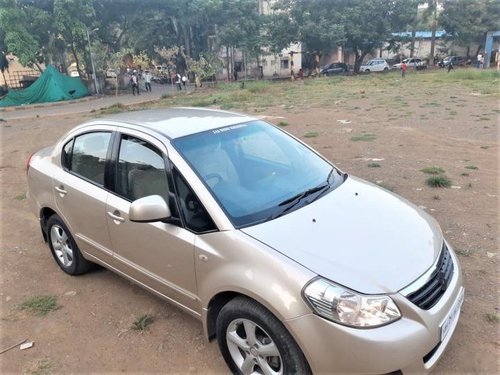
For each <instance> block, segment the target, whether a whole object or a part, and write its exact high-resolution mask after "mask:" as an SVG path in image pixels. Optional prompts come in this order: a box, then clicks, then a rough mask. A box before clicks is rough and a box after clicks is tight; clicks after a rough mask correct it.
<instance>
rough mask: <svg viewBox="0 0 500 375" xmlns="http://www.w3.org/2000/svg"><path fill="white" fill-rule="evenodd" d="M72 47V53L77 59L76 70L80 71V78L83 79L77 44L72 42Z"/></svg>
mask: <svg viewBox="0 0 500 375" xmlns="http://www.w3.org/2000/svg"><path fill="white" fill-rule="evenodd" d="M70 46H71V53H72V54H73V57H74V58H75V62H76V70H77V71H78V75H79V76H80V78H82V70H81V69H80V61H79V60H78V55H77V53H76V49H75V42H74V41H71V44H70Z"/></svg>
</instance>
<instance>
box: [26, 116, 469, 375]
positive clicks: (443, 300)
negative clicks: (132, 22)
mask: <svg viewBox="0 0 500 375" xmlns="http://www.w3.org/2000/svg"><path fill="white" fill-rule="evenodd" d="M28 185H29V201H30V204H31V207H32V209H33V212H34V213H35V215H36V217H37V218H39V220H40V226H41V230H42V234H43V237H44V239H45V240H46V241H47V242H48V244H49V246H50V249H51V252H52V255H53V257H54V259H55V260H56V262H57V264H58V265H59V267H60V268H61V269H62V270H63V271H64V272H66V273H68V274H71V275H77V274H81V273H83V272H85V271H87V270H89V268H90V267H91V265H92V264H93V263H97V264H100V265H102V266H104V267H106V268H108V269H110V270H112V271H114V272H116V273H118V274H120V275H122V276H124V277H126V278H128V279H130V280H132V281H133V282H135V283H137V284H138V285H140V286H142V287H144V288H146V289H148V290H150V291H151V292H153V293H155V294H156V295H158V296H160V297H162V298H164V299H165V300H167V301H169V302H171V303H173V304H174V305H176V306H178V307H179V308H181V309H183V310H184V311H186V312H187V313H189V314H191V315H192V316H194V317H196V318H198V319H200V320H201V322H202V323H203V330H204V333H205V335H206V337H207V339H209V340H212V339H217V341H218V344H219V347H220V350H221V353H222V355H223V357H224V359H225V361H226V363H227V365H228V366H229V368H230V370H231V371H232V372H234V373H240V374H241V373H242V374H254V373H257V374H292V373H310V372H313V373H334V372H338V373H358V374H382V373H405V374H406V373H412V372H414V373H425V372H428V371H430V370H431V369H432V368H433V366H434V365H435V364H436V362H437V361H438V359H439V358H440V357H441V355H442V354H443V352H444V350H445V348H446V346H447V345H448V343H449V341H450V339H451V337H452V334H453V331H454V330H455V328H456V325H457V321H458V318H459V314H460V307H461V305H462V302H463V300H464V288H463V286H462V283H463V282H462V276H461V271H460V266H459V263H458V261H457V257H456V256H455V254H454V252H453V250H452V248H451V246H450V244H449V243H447V242H446V240H445V239H444V238H443V234H442V232H441V230H440V228H439V226H438V224H437V223H436V222H435V221H434V219H432V218H431V217H430V216H429V215H427V214H426V213H425V212H424V211H422V210H421V209H419V208H418V207H416V206H414V205H413V204H411V203H409V202H408V201H406V200H404V199H402V198H400V197H398V196H396V195H394V194H392V193H390V192H388V191H385V190H383V189H381V188H378V187H377V186H375V185H373V184H371V183H368V182H366V181H363V180H361V179H359V178H356V177H353V176H350V175H348V174H346V173H344V172H342V171H340V170H339V169H338V168H336V167H335V166H334V165H332V164H331V163H330V162H329V161H327V160H326V159H325V158H323V157H322V156H321V155H319V154H318V153H316V152H315V151H314V150H312V149H310V148H309V147H307V146H306V145H305V144H303V143H302V142H301V141H299V140H298V139H296V138H294V137H292V136H291V135H289V134H287V133H286V132H284V131H283V130H281V129H279V128H277V127H274V126H272V125H270V124H268V123H265V122H263V121H261V120H258V119H255V118H251V117H248V116H245V115H240V114H235V113H230V112H223V111H215V110H207V109H189V108H174V109H164V110H153V111H141V112H129V113H123V114H120V115H116V116H114V117H110V118H107V119H102V118H101V119H97V120H95V121H91V122H88V123H85V124H83V125H80V126H78V127H76V128H74V129H73V130H71V131H70V132H68V133H67V134H66V135H64V136H63V137H62V138H61V139H60V141H59V142H57V144H56V145H55V146H52V147H49V148H46V149H43V150H41V151H39V152H37V153H35V154H34V155H33V156H32V157H31V158H30V160H29V164H28Z"/></svg>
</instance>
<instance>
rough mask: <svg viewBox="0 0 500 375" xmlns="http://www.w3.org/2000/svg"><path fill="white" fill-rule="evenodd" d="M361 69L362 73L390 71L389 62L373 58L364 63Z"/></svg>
mask: <svg viewBox="0 0 500 375" xmlns="http://www.w3.org/2000/svg"><path fill="white" fill-rule="evenodd" d="M359 71H360V72H361V73H363V72H364V73H370V72H387V71H389V64H387V61H385V60H384V59H372V60H369V61H368V62H366V63H365V64H362V65H361V67H360V68H359Z"/></svg>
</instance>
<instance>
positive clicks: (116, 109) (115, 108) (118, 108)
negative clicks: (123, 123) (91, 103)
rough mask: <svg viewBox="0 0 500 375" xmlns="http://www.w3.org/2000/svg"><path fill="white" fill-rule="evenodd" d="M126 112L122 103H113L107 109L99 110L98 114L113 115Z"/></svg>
mask: <svg viewBox="0 0 500 375" xmlns="http://www.w3.org/2000/svg"><path fill="white" fill-rule="evenodd" d="M126 110H127V107H126V106H125V105H123V104H122V103H115V104H112V105H110V106H108V107H102V108H100V109H99V112H100V113H101V114H102V115H110V114H113V113H120V112H125V111H126Z"/></svg>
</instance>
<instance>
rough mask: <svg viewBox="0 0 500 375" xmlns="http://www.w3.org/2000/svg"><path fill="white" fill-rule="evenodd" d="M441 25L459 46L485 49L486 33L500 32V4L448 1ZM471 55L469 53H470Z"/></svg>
mask: <svg viewBox="0 0 500 375" xmlns="http://www.w3.org/2000/svg"><path fill="white" fill-rule="evenodd" d="M439 23H440V25H442V26H443V27H444V29H445V30H446V33H447V34H448V36H449V37H451V38H452V39H453V41H454V42H456V43H457V44H458V45H460V46H463V47H467V48H470V46H471V45H476V46H477V51H475V52H476V54H477V53H478V52H479V50H480V49H481V48H482V47H483V44H484V40H485V33H486V32H488V31H492V30H494V31H496V30H500V2H498V1H497V0H453V1H451V0H448V1H445V2H444V4H443V11H442V12H441V14H440V15H439ZM468 55H469V53H468Z"/></svg>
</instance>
